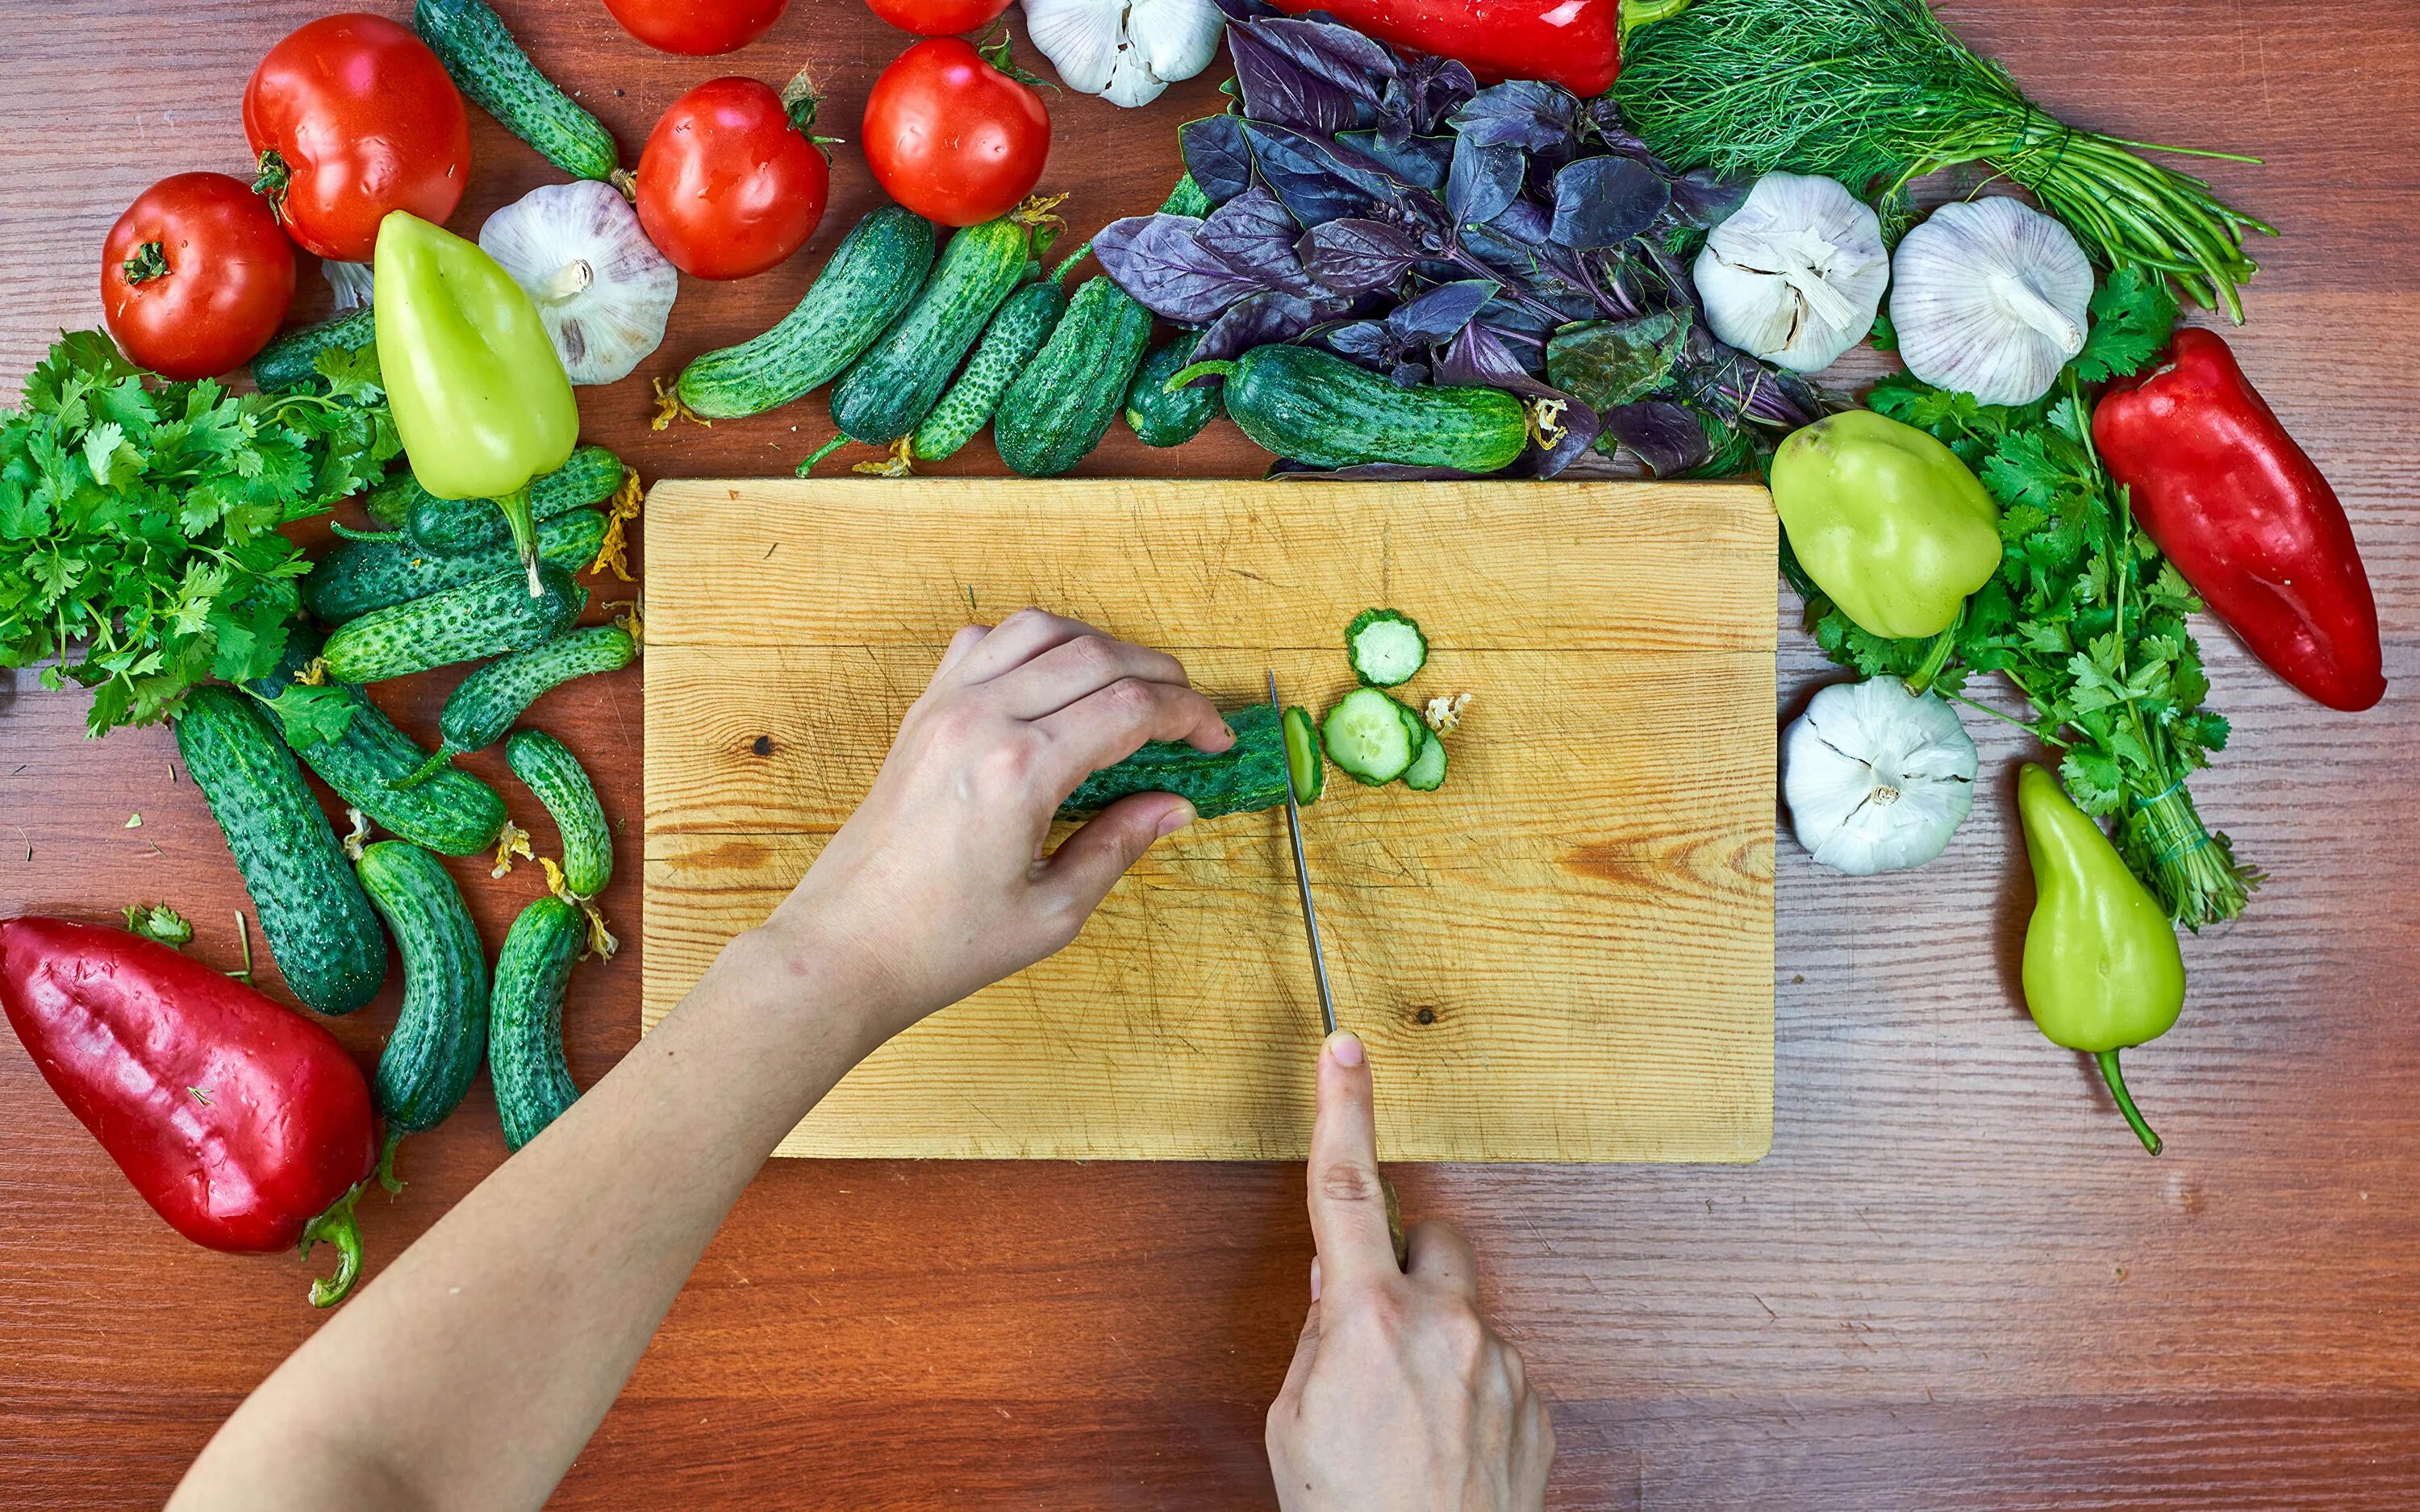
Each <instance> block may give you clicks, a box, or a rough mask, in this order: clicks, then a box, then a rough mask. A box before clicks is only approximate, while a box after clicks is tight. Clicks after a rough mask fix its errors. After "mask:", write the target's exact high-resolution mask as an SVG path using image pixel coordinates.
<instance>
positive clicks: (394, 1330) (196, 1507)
mask: <svg viewBox="0 0 2420 1512" xmlns="http://www.w3.org/2000/svg"><path fill="white" fill-rule="evenodd" d="M793 912H795V910H794V909H785V910H784V913H785V914H790V913H793ZM875 990H876V983H875V981H873V980H871V979H869V977H868V975H867V974H866V973H864V972H862V971H860V970H857V969H854V968H853V967H850V966H848V965H846V964H843V963H842V962H841V961H840V960H839V959H838V958H836V957H835V956H834V955H833V954H832V953H831V952H829V951H826V950H822V949H817V948H816V947H815V945H814V942H813V941H812V939H811V938H809V937H807V936H805V935H804V934H803V933H794V932H792V931H791V930H790V929H788V928H786V927H785V928H783V930H781V931H779V932H776V931H773V930H768V931H759V932H756V933H752V934H749V935H744V936H742V937H741V938H740V939H739V940H738V941H737V942H735V943H734V945H733V946H732V948H731V949H728V950H726V951H725V952H724V954H723V956H722V957H721V959H720V960H718V961H717V962H716V964H715V965H714V967H713V969H712V970H710V971H709V972H708V973H707V975H706V978H705V980H702V981H700V982H699V984H698V986H697V988H696V989H695V990H694V991H692V992H691V993H690V996H689V997H688V998H687V999H685V1000H684V1001H683V1002H682V1004H681V1005H680V1007H679V1008H678V1009H677V1010H675V1011H674V1013H673V1014H672V1015H671V1016H670V1017H669V1018H667V1019H666V1020H665V1022H664V1023H663V1025H662V1026H660V1027H659V1028H658V1029H657V1031H656V1032H655V1033H653V1034H651V1035H649V1036H647V1037H646V1038H645V1039H644V1040H643V1041H641V1042H640V1043H639V1045H638V1046H637V1048H635V1049H634V1050H633V1051H632V1052H631V1053H630V1054H629V1055H628V1057H625V1058H624V1059H623V1061H622V1063H621V1064H620V1065H618V1066H616V1067H615V1068H614V1069H613V1072H610V1073H609V1074H608V1075H607V1076H606V1077H605V1078H604V1079H603V1080H601V1081H599V1082H598V1083H597V1086H596V1087H595V1088H592V1089H591V1090H590V1091H589V1092H588V1093H587V1094H586V1095H585V1096H583V1097H582V1098H581V1100H580V1101H579V1102H578V1103H574V1104H573V1105H572V1106H571V1108H570V1109H569V1110H568V1111H567V1112H566V1113H565V1114H564V1115H563V1117H562V1118H560V1119H557V1120H556V1121H555V1122H554V1123H553V1124H552V1125H551V1126H550V1127H549V1128H548V1129H547V1131H546V1132H545V1133H544V1134H541V1135H540V1136H539V1137H538V1138H537V1139H535V1141H533V1142H532V1143H531V1144H530V1145H529V1146H528V1147H527V1148H526V1149H522V1150H521V1151H520V1153H519V1154H517V1155H515V1156H514V1157H513V1158H512V1159H510V1160H508V1161H506V1162H505V1163H504V1165H502V1166H501V1167H499V1168H498V1169H497V1170H496V1172H495V1173H494V1174H493V1175H491V1176H490V1177H489V1178H488V1180H485V1181H483V1182H481V1183H480V1185H479V1186H478V1188H477V1189H476V1190H474V1191H473V1193H472V1194H471V1195H470V1196H468V1197H466V1198H464V1199H463V1201H462V1202H461V1203H460V1204H459V1205H458V1206H457V1207H456V1208H455V1209H454V1211H452V1212H450V1213H448V1214H447V1215H446V1216H445V1217H444V1218H443V1219H442V1221H441V1222H439V1224H438V1225H437V1226H436V1227H434V1228H431V1229H430V1230H429V1231H428V1233H427V1235H425V1236H424V1237H423V1238H422V1239H421V1240H420V1242H418V1243H415V1244H413V1245H412V1246H411V1248H410V1249H409V1250H407V1251H406V1252H405V1253H404V1254H403V1255H402V1256H401V1257H398V1258H397V1259H396V1262H395V1264H394V1265H393V1266H391V1267H389V1268H388V1270H387V1271H386V1272H385V1273H383V1274H382V1275H380V1277H379V1278H378V1280H377V1281H376V1282H375V1283H374V1284H372V1285H371V1286H369V1287H367V1288H365V1289H364V1290H363V1292H362V1293H361V1294H360V1295H359V1296H358V1297H357V1298H355V1299H354V1300H353V1301H352V1302H351V1303H349V1304H347V1306H346V1307H345V1309H344V1310H343V1311H342V1312H340V1313H338V1314H337V1315H336V1316H335V1317H334V1319H330V1321H329V1322H328V1323H327V1325H326V1326H324V1327H323V1328H321V1329H320V1330H319V1331H318V1334H317V1335H315V1336H314V1337H313V1338H312V1339H311V1340H310V1341H309V1342H308V1343H307V1344H305V1345H304V1346H303V1347H302V1349H301V1350H297V1351H296V1353H295V1354H294V1356H293V1357H292V1358H291V1359H289V1360H287V1362H286V1364H285V1365H282V1366H281V1367H279V1369H278V1370H277V1372H276V1373H275V1374H274V1375H272V1376H271V1378H270V1379H269V1381H267V1382H266V1383H264V1384H263V1385H262V1387H261V1388H260V1390H259V1391H257V1392H256V1393H255V1394H254V1396H252V1398H251V1399H250V1400H248V1401H247V1402H246V1403H245V1404H244V1405H243V1407H242V1408H241V1409H240V1410H239V1411H238V1412H237V1413H236V1414H235V1416H234V1417H233V1418H231V1419H229V1421H228V1422H227V1424H226V1425H225V1427H223V1428H222V1429H221V1430H220V1432H219V1434H218V1436H217V1437H216V1438H215V1439H213V1440H212V1441H211V1443H210V1445H209V1448H208V1449H207V1450H205V1451H204V1453H203V1455H202V1457H201V1458H200V1459H199V1460H197V1461H196V1462H195V1464H194V1469H193V1470H192V1472H191V1473H189V1474H188V1475H187V1477H186V1479H185V1483H184V1484H183V1485H182V1486H181V1487H179V1488H178V1492H177V1495H176V1497H175V1498H174V1500H173V1501H172V1502H171V1504H170V1505H171V1507H172V1509H174V1512H203V1509H218V1508H232V1507H236V1506H242V1507H245V1508H283V1507H287V1506H292V1507H296V1508H302V1507H309V1508H311V1509H312V1512H324V1508H325V1507H326V1506H329V1505H349V1506H353V1507H356V1508H365V1509H371V1512H375V1509H379V1508H384V1507H394V1508H397V1509H411V1508H420V1507H440V1506H442V1507H445V1508H448V1509H453V1508H520V1507H536V1506H539V1505H540V1504H543V1503H544V1501H545V1500H546V1498H547V1496H548V1495H549V1493H551V1490H552V1489H553V1488H554V1485H555V1482H556V1481H557V1480H558V1479H559V1478H560V1477H561V1476H562V1474H563V1473H564V1472H565V1471H566V1469H567V1468H568V1467H569V1465H570V1463H571V1460H572V1458H573V1457H574V1456H575V1455H577V1454H578V1453H579V1450H580V1447H581V1445H582V1443H585V1442H586V1441H587V1438H588V1435H589V1434H590V1433H591V1432H593V1431H594V1430H595V1428H596V1427H597V1423H598V1422H599V1421H600V1420H601V1419H602V1418H603V1417H604V1415H605V1412H606V1410H607V1409H608V1408H609V1407H610V1406H611V1405H612V1404H613V1397H614V1396H615V1394H616V1393H618V1392H619V1391H620V1389H621V1385H622V1381H623V1380H624V1379H625V1378H626V1377H627V1376H628V1374H629V1371H630V1369H631V1367H632V1366H633V1365H636V1364H637V1362H638V1358H639V1355H640V1354H641V1353H642V1352H643V1351H644V1350H645V1348H646V1343H647V1340H648V1338H649V1336H650V1335H653V1334H654V1332H655V1329H656V1326H657V1324H658V1323H659V1321H661V1319H662V1318H663V1315H664V1313H665V1312H666V1311H667V1310H668V1309H669V1308H670V1307H671V1305H672V1302H673V1298H674V1297H675V1295H676V1294H677V1293H678V1292H679V1290H680V1288H681V1285H682V1283H683V1281H684V1280H685V1279H686V1278H687V1276H688V1274H689V1273H690V1268H691V1267H692V1266H694V1265H695V1264H696V1262H697V1258H698V1257H699V1255H701V1254H702V1253H703V1252H704V1251H705V1248H706V1244H707V1242H709V1241H710V1240H711V1239H712V1238H713V1236H714V1232H715V1230H716V1228H717V1227H720V1226H721V1222H722V1219H723V1217H724V1215H725V1214H726V1213H728V1212H729V1211H730V1210H731V1207H732V1205H733V1204H734V1203H735V1202H737V1200H738V1196H739V1194H740V1192H741V1191H742V1190H743V1189H744V1188H745V1187H746V1186H747V1184H748V1182H749V1180H750V1179H751V1178H752V1176H753V1175H754V1174H755V1172H756V1170H757V1168H758V1167H759V1166H760V1165H762V1164H763V1163H764V1161H765V1159H766V1157H767V1156H768V1154H770V1153H771V1151H772V1149H773V1147H774V1145H775V1144H776V1143H778V1142H779V1141H780V1139H781V1137H782V1135H783V1134H785V1133H787V1132H788V1130H789V1129H790V1128H791V1127H792V1126H793V1125H794V1124H796V1123H797V1122H798V1120H799V1119H800V1118H801V1117H803V1116H804V1115H805V1113H806V1112H807V1110H808V1109H810V1108H812V1107H813V1106H814V1104H815V1103H816V1102H817V1101H818V1100H819V1099H821V1098H822V1096H823V1094H824V1093H825V1092H826V1091H828V1090H830V1088H831V1086H832V1084H833V1083H834V1082H836V1081H838V1080H839V1079H840V1077H841V1076H842V1075H843V1074H844V1073H845V1072H847V1070H848V1069H849V1068H850V1067H851V1066H853V1065H854V1064H856V1062H857V1061H858V1060H859V1059H860V1058H861V1057H863V1056H864V1055H865V1054H866V1053H867V1052H868V1051H870V1050H871V1049H872V1048H873V1047H874V1046H875V1045H876V1044H878V1043H880V1042H881V1040H882V1038H883V1037H884V1036H885V1035H886V1034H887V1033H888V1032H889V1030H890V1029H891V1028H892V1027H894V1025H892V1023H891V1017H892V1014H891V1012H890V1011H889V1009H888V1008H887V1007H886V1006H885V1005H880V1004H877V1003H875V1002H873V1001H870V1000H869V996H870V995H871V994H872V993H873V992H874V991H875ZM365 1362H375V1363H376V1368H374V1369H372V1368H365Z"/></svg>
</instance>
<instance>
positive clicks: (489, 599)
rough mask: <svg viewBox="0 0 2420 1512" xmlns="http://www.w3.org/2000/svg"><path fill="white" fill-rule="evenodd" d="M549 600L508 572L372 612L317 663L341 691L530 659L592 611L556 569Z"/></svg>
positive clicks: (332, 640)
mask: <svg viewBox="0 0 2420 1512" xmlns="http://www.w3.org/2000/svg"><path fill="white" fill-rule="evenodd" d="M541 581H542V582H543V584H544V586H545V589H546V592H545V593H544V594H540V595H539V596H538V597H535V598H532V597H531V596H530V592H529V580H528V579H527V578H525V577H524V576H523V575H522V574H521V573H520V572H518V571H515V570H510V569H507V570H505V571H504V572H499V573H496V574H495V575H493V576H492V577H487V578H481V579H476V580H475V581H472V582H468V583H464V584H463V585H462V586H460V587H459V588H449V589H447V590H445V591H444V592H443V593H442V594H429V595H428V596H427V597H426V598H415V599H412V600H411V601H410V602H408V603H403V604H397V605H395V606H394V607H392V608H390V609H373V610H371V611H370V612H369V613H367V614H365V615H363V616H362V617H361V618H360V619H357V620H352V621H349V622H348V623H347V624H345V625H343V626H342V627H341V628H339V629H338V630H336V632H335V633H334V634H333V635H331V636H329V637H328V643H327V645H326V646H325V647H324V648H322V649H321V651H320V653H319V661H320V665H321V667H322V668H323V669H325V671H326V672H327V674H328V675H329V676H330V677H333V678H334V679H335V680H336V681H337V682H340V683H382V682H385V681H386V680H387V679H388V678H390V677H409V676H411V674H412V673H413V672H425V671H428V669H430V668H431V667H444V666H450V665H451V664H453V663H455V662H458V661H473V660H476V659H477V658H479V657H481V656H502V655H504V653H505V652H508V651H527V650H528V649H529V648H530V647H532V646H534V645H536V644H538V643H539V642H541V641H544V640H551V639H552V638H554V637H555V636H558V635H560V634H562V633H563V631H564V630H565V629H566V627H567V626H569V625H570V624H571V622H572V621H574V620H576V619H578V618H579V617H580V611H581V610H582V609H584V608H586V607H587V604H588V590H587V589H585V588H582V587H581V586H580V585H579V584H578V583H575V582H573V581H572V580H571V575H570V574H569V573H567V572H565V571H563V570H562V569H561V568H559V567H548V568H545V569H543V572H542V575H541Z"/></svg>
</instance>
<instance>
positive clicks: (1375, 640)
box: [1344, 609, 1429, 687]
mask: <svg viewBox="0 0 2420 1512" xmlns="http://www.w3.org/2000/svg"><path fill="white" fill-rule="evenodd" d="M1344 655H1345V656H1346V658H1347V659H1348V660H1350V661H1351V662H1352V663H1353V675H1354V676H1356V677H1358V678H1359V679H1361V682H1362V684H1363V686H1365V687H1395V686H1396V685H1397V684H1399V683H1408V682H1410V681H1411V680H1412V674H1413V673H1415V672H1417V671H1419V670H1420V668H1421V667H1422V666H1423V665H1425V664H1426V663H1427V661H1428V659H1429V640H1428V637H1426V636H1424V635H1422V634H1420V627H1419V625H1416V624H1414V623H1413V622H1412V620H1411V618H1410V617H1409V616H1407V615H1403V614H1398V613H1396V612H1395V611H1394V610H1393V609H1363V610H1362V611H1361V612H1360V613H1358V614H1356V615H1355V616H1353V623H1352V624H1351V625H1346V626H1345V627H1344Z"/></svg>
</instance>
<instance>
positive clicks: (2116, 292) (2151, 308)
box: [2074, 263, 2177, 383]
mask: <svg viewBox="0 0 2420 1512" xmlns="http://www.w3.org/2000/svg"><path fill="white" fill-rule="evenodd" d="M2176 330H2177V296H2176V293H2175V291H2174V290H2173V289H2171V288H2170V287H2169V285H2168V275H2167V274H2165V273H2162V272H2156V271H2153V270H2148V269H2146V268H2144V267H2143V266H2142V265H2141V264H2140V263H2127V264H2125V265H2123V266H2122V267H2120V268H2118V270H2117V271H2115V272H2113V273H2111V274H2110V275H2109V276H2108V277H2107V278H2106V279H2103V280H2102V285H2101V287H2100V288H2099V289H2098V290H2096V291H2095V292H2094V293H2093V296H2092V329H2091V331H2090V332H2088V333H2087V334H2086V336H2085V338H2084V350H2082V351H2081V352H2078V353H2077V354H2076V357H2075V363H2074V366H2075V376H2076V377H2077V378H2082V379H2083V380H2084V381H2085V382H2086V383H2101V382H2105V381H2107V380H2108V379H2110V378H2125V377H2128V376H2130V375H2133V374H2135V373H2139V372H2141V371H2142V370H2143V366H2144V364H2145V363H2149V361H2150V360H2151V359H2152V358H2154V357H2157V356H2158V355H2159V354H2160V353H2162V352H2163V351H2165V350H2166V349H2167V346H2168V338H2169V337H2170V336H2172V335H2174V334H2176Z"/></svg>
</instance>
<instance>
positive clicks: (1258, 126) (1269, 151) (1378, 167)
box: [1244, 121, 1410, 226]
mask: <svg viewBox="0 0 2420 1512" xmlns="http://www.w3.org/2000/svg"><path fill="white" fill-rule="evenodd" d="M1244 136H1245V139H1246V140H1247V141H1249V142H1250V143H1251V145H1252V161H1253V162H1254V163H1255V164H1256V165H1257V166H1258V167H1259V168H1260V171H1261V179H1262V181H1263V182H1264V183H1265V184H1267V185H1268V187H1269V191H1270V192H1271V193H1274V194H1276V195H1277V197H1278V199H1279V201H1280V203H1281V204H1283V205H1284V206H1285V208H1286V211H1287V213H1289V214H1291V215H1292V216H1293V217H1294V218H1295V220H1297V221H1299V222H1301V223H1302V224H1304V225H1307V226H1308V225H1318V224H1322V223H1323V222H1327V221H1334V220H1338V219H1341V218H1342V217H1344V216H1347V215H1359V214H1362V213H1363V212H1365V211H1367V210H1370V209H1372V208H1375V207H1378V206H1382V205H1387V206H1400V205H1401V204H1402V203H1403V202H1404V196H1405V195H1406V193H1409V192H1410V190H1409V186H1408V185H1406V184H1404V182H1403V180H1401V179H1399V178H1397V177H1395V176H1394V175H1392V174H1390V173H1388V171H1387V170H1386V168H1385V166H1384V165H1383V164H1381V163H1379V162H1376V161H1374V160H1373V159H1371V158H1369V157H1366V156H1364V155H1363V154H1361V153H1359V152H1356V151H1355V150H1353V149H1352V148H1351V147H1344V146H1342V145H1341V144H1339V143H1336V142H1333V141H1327V140H1323V139H1321V138H1318V137H1312V136H1306V135H1304V134H1303V133H1302V132H1300V131H1292V130H1289V129H1288V128H1286V127H1282V126H1269V125H1264V124H1263V123H1261V122H1258V121H1247V122H1245V123H1244Z"/></svg>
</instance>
